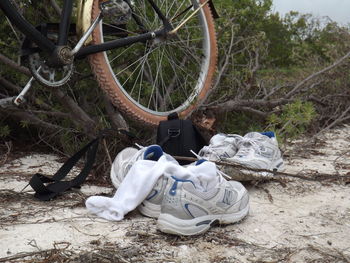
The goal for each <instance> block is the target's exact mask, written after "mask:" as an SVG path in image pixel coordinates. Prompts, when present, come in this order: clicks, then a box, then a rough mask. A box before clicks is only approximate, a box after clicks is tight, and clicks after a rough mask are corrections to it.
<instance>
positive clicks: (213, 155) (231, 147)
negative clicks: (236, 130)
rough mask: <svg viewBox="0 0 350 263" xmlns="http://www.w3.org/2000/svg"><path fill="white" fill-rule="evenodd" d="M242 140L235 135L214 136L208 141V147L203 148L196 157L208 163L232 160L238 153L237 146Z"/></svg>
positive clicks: (221, 134) (220, 134)
mask: <svg viewBox="0 0 350 263" xmlns="http://www.w3.org/2000/svg"><path fill="white" fill-rule="evenodd" d="M242 138H243V137H242V136H240V135H237V134H223V133H219V134H216V135H214V136H213V137H212V138H211V139H210V142H209V146H204V147H203V148H202V149H201V150H200V151H199V153H198V155H199V157H200V158H203V159H206V160H209V161H219V160H223V159H227V158H232V157H233V156H234V155H235V154H236V152H237V151H238V144H239V142H240V141H241V140H242Z"/></svg>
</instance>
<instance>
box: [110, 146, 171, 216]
mask: <svg viewBox="0 0 350 263" xmlns="http://www.w3.org/2000/svg"><path fill="white" fill-rule="evenodd" d="M163 154H165V156H166V158H167V159H168V160H169V161H171V162H176V163H177V161H176V160H175V159H174V158H173V157H172V156H170V155H168V154H166V153H164V152H163V150H162V148H161V147H160V146H159V145H151V146H149V147H143V148H142V149H141V150H137V149H135V148H131V147H128V148H125V149H124V150H122V151H121V152H120V153H118V155H117V157H116V158H115V160H114V162H113V164H112V169H111V174H110V175H111V180H112V183H113V185H114V187H115V188H118V187H119V185H120V184H121V182H122V181H123V179H124V177H125V176H126V174H127V173H128V171H129V170H130V168H131V167H132V165H133V164H134V163H135V162H136V161H138V160H153V161H158V159H159V158H160V157H161V156H162V155H163ZM167 181H168V178H166V177H164V176H161V177H160V178H159V179H158V181H157V183H156V185H155V186H154V188H153V189H152V191H151V192H150V194H149V195H148V196H147V197H146V199H145V200H144V201H143V202H142V203H141V205H139V206H138V209H139V211H140V212H141V213H142V214H143V215H145V216H149V217H155V218H157V217H158V216H159V214H160V207H161V202H162V200H163V193H164V189H165V186H166V184H167Z"/></svg>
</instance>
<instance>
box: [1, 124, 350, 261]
mask: <svg viewBox="0 0 350 263" xmlns="http://www.w3.org/2000/svg"><path fill="white" fill-rule="evenodd" d="M349 157H350V126H346V127H342V128H339V129H336V130H332V131H329V132H327V133H325V134H322V135H320V136H318V138H317V140H316V144H312V145H311V146H305V143H304V141H302V140H300V141H297V142H293V143H292V144H290V145H289V146H288V148H287V149H286V150H285V154H284V159H285V163H286V170H285V172H286V173H289V174H293V175H302V176H305V177H308V178H316V177H315V176H317V175H321V174H328V175H333V176H334V177H333V178H334V180H321V181H317V180H318V179H315V180H314V181H313V180H305V179H296V178H293V177H288V176H286V177H284V178H285V179H281V180H275V181H267V182H245V185H246V187H247V188H248V190H249V193H250V205H251V209H250V213H249V216H248V217H247V218H246V219H245V220H244V221H242V222H240V223H238V224H233V225H228V226H217V227H213V228H211V229H210V230H209V231H208V232H207V233H205V234H203V235H200V236H195V237H176V236H172V235H166V234H163V233H161V232H159V231H158V230H157V227H156V220H155V219H151V218H146V217H143V216H141V215H140V214H139V213H138V212H137V211H134V212H132V213H130V214H129V215H128V216H127V217H126V219H124V220H123V221H121V222H108V221H106V220H103V219H100V218H97V217H95V216H93V215H91V214H89V213H88V212H87V210H86V209H85V207H84V201H85V200H86V198H87V197H88V196H90V195H101V194H105V195H107V196H111V195H112V194H113V192H114V189H113V188H112V187H110V188H108V187H97V186H92V185H84V186H83V187H82V189H81V190H80V191H75V192H70V193H66V194H64V195H63V196H61V197H59V198H57V199H55V200H54V201H50V202H40V201H37V200H35V199H34V198H33V192H32V191H30V189H29V188H27V189H26V190H25V191H23V192H21V190H22V189H23V187H24V186H25V185H26V184H27V182H28V181H29V178H30V176H31V175H32V174H34V173H36V172H42V173H46V174H53V172H54V171H56V170H57V169H58V168H59V166H60V162H59V160H61V159H60V158H58V157H57V156H54V155H41V154H34V153H33V154H30V155H26V156H25V157H22V158H17V159H13V160H10V161H7V162H6V163H5V164H3V165H2V167H0V248H1V249H0V262H270V263H271V262H350V187H349V183H350V180H349V179H344V180H338V179H337V178H338V177H339V176H344V175H347V176H349V175H350V158H349ZM26 260H28V261H26Z"/></svg>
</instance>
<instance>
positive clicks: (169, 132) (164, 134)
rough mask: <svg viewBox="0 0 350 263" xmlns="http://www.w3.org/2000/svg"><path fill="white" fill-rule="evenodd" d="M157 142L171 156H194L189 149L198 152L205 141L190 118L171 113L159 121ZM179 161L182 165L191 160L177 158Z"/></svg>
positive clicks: (205, 143)
mask: <svg viewBox="0 0 350 263" xmlns="http://www.w3.org/2000/svg"><path fill="white" fill-rule="evenodd" d="M157 144H158V145H160V146H161V147H162V149H163V150H164V152H166V153H168V154H170V155H172V156H181V157H195V156H194V155H193V153H191V150H192V151H194V152H195V153H198V152H199V150H200V149H202V148H203V146H205V145H207V142H206V141H205V139H204V138H203V136H202V135H201V134H200V132H199V131H198V129H197V128H196V127H195V125H194V124H193V123H192V121H191V120H181V119H179V117H178V115H177V113H172V114H170V115H169V116H168V120H166V121H161V122H160V123H159V126H158V130H157ZM179 163H180V164H181V165H183V164H189V163H191V161H185V160H179Z"/></svg>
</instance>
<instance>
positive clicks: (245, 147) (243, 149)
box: [236, 137, 261, 156]
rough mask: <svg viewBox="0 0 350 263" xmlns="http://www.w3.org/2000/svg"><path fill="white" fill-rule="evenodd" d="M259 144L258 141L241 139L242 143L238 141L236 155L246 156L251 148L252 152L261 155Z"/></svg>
mask: <svg viewBox="0 0 350 263" xmlns="http://www.w3.org/2000/svg"><path fill="white" fill-rule="evenodd" d="M260 144H261V143H260V142H259V141H258V140H254V139H252V138H244V137H243V139H242V141H240V143H239V145H238V147H239V150H238V152H237V154H236V155H239V156H247V155H248V154H249V152H250V150H251V149H252V148H253V149H254V151H256V152H258V153H261V151H260Z"/></svg>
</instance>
